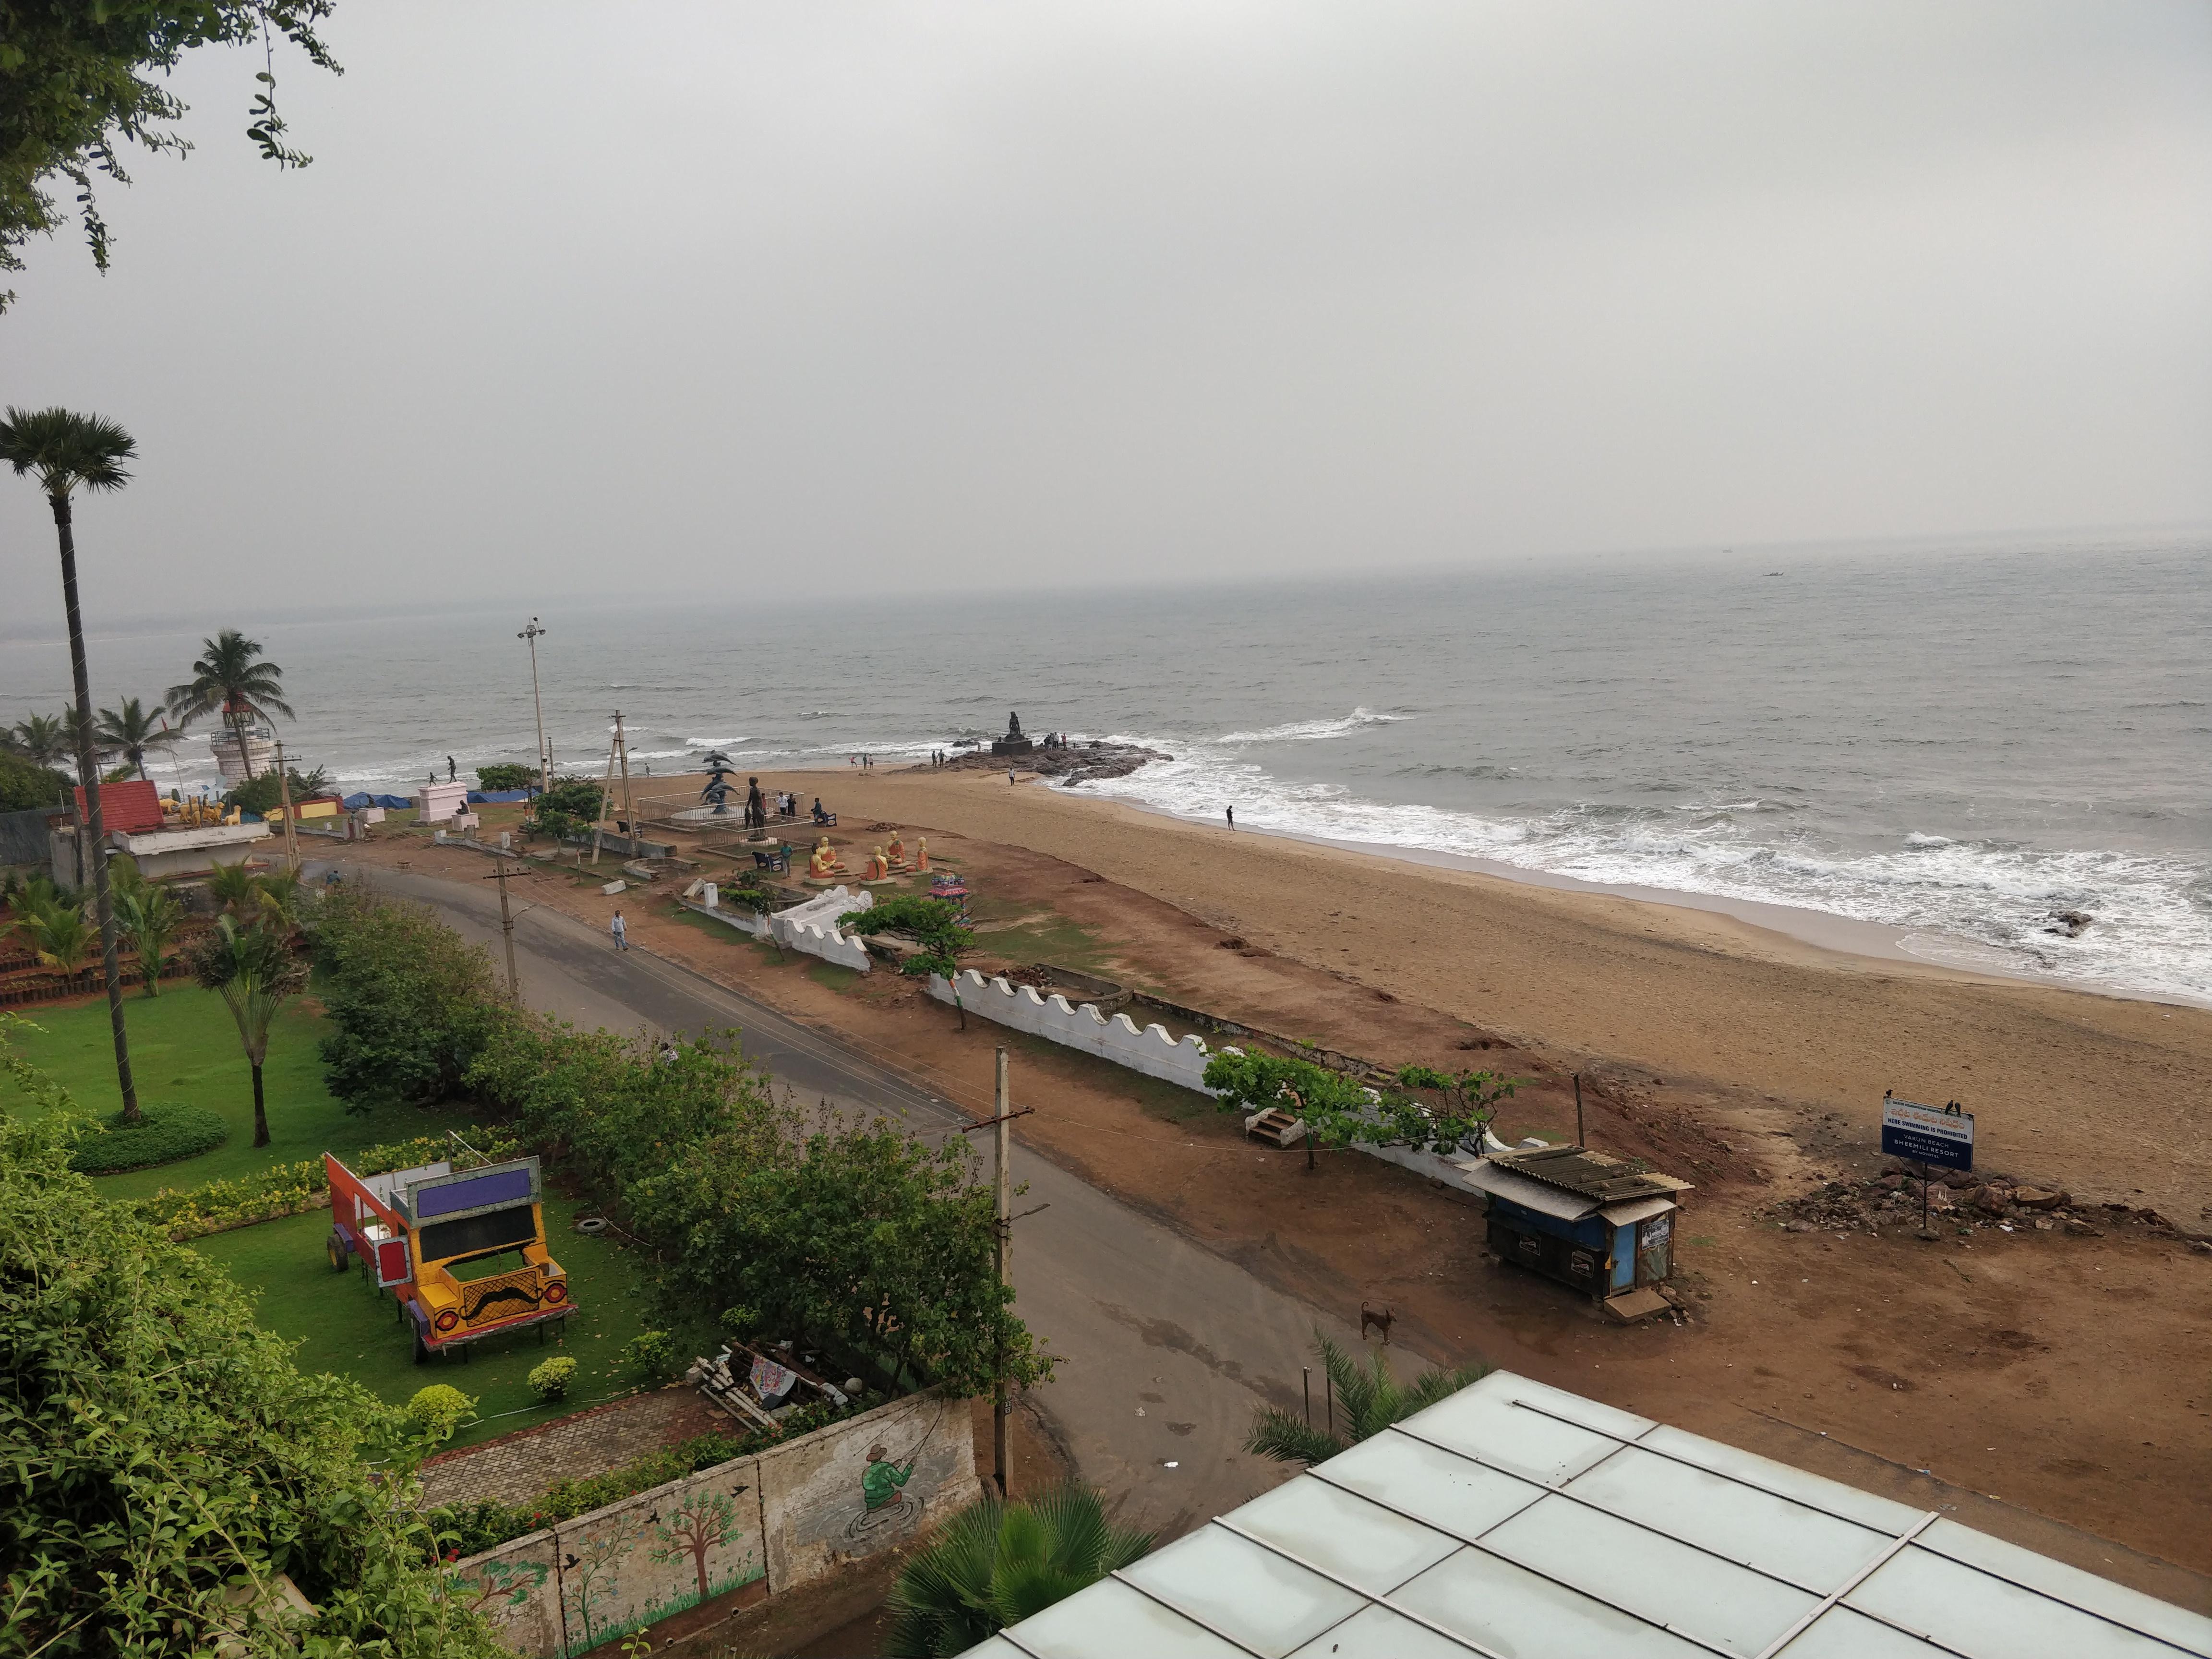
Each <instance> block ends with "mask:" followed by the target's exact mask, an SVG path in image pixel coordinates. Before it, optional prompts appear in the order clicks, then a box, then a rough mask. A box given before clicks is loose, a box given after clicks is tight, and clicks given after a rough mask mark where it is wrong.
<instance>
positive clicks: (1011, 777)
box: [1006, 766, 1014, 787]
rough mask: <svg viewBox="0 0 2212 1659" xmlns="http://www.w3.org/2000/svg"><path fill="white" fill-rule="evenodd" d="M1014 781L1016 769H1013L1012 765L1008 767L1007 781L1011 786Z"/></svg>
mask: <svg viewBox="0 0 2212 1659" xmlns="http://www.w3.org/2000/svg"><path fill="white" fill-rule="evenodd" d="M1013 781H1014V769H1013V768H1012V767H1011V766H1009V767H1008V768H1007V769H1006V782H1007V784H1008V785H1009V786H1010V787H1011V786H1012V783H1013Z"/></svg>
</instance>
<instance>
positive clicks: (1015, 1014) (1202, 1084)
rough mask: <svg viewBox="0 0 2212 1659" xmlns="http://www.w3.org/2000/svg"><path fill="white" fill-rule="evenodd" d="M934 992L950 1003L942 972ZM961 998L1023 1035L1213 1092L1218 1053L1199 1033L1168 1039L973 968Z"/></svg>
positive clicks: (963, 979) (963, 977)
mask: <svg viewBox="0 0 2212 1659" xmlns="http://www.w3.org/2000/svg"><path fill="white" fill-rule="evenodd" d="M929 994H930V995H932V996H933V997H935V998H936V999H937V1000H939V1002H945V1003H950V1002H951V1000H953V998H952V985H951V981H949V980H947V979H945V976H944V975H941V974H933V975H930V978H929ZM960 1000H961V1001H962V1002H963V1004H964V1005H965V1006H967V1008H968V1010H969V1012H971V1013H977V1014H981V1016H982V1017H983V1018H986V1019H989V1020H995V1021H996V1022H998V1024H1001V1025H1011V1026H1012V1027H1013V1028H1014V1030H1018V1031H1027V1032H1029V1033H1030V1035H1031V1036H1041V1037H1043V1038H1045V1039H1046V1040H1047V1041H1048V1042H1057V1043H1060V1044H1061V1045H1063V1046H1064V1047H1066V1048H1077V1049H1080V1050H1081V1051H1082V1052H1083V1053H1085V1054H1096V1055H1097V1056H1098V1057H1099V1058H1100V1059H1101V1060H1111V1061H1113V1062H1114V1064H1115V1065H1116V1066H1127V1067H1128V1068H1129V1069H1130V1070H1131V1071H1133V1072H1142V1073H1144V1074H1145V1075H1146V1076H1147V1077H1156V1078H1160V1079H1164V1080H1165V1081H1167V1082H1169V1083H1175V1084H1180V1085H1182V1087H1184V1088H1186V1089H1195V1090H1196V1091H1198V1092H1199V1093H1200V1094H1202V1095H1211V1094H1212V1092H1213V1091H1212V1090H1211V1089H1209V1088H1207V1087H1206V1061H1208V1060H1211V1059H1212V1058H1213V1051H1212V1049H1211V1048H1207V1047H1206V1039H1205V1038H1204V1037H1202V1036H1197V1035H1196V1034H1195V1033H1194V1034H1193V1035H1191V1036H1187V1037H1183V1038H1182V1039H1181V1040H1179V1041H1178V1040H1177V1039H1176V1038H1175V1037H1172V1036H1169V1035H1168V1029H1167V1027H1166V1026H1164V1025H1146V1026H1144V1027H1142V1028H1141V1029H1140V1028H1139V1026H1138V1024H1137V1023H1136V1021H1134V1020H1133V1019H1131V1018H1129V1017H1128V1015H1127V1014H1115V1015H1113V1016H1112V1017H1110V1018H1109V1017H1108V1016H1107V1015H1104V1014H1102V1013H1100V1012H1098V1010H1097V1006H1094V1005H1093V1004H1091V1003H1088V1002H1084V1003H1078V1004H1076V1005H1075V1006H1073V1007H1071V1006H1069V1005H1068V1000H1067V999H1066V997H1064V996H1062V995H1060V994H1059V993H1058V992H1057V991H1055V992H1054V993H1053V994H1052V995H1050V996H1048V997H1045V996H1039V995H1038V994H1037V991H1036V987H1035V986H1033V985H1015V984H1012V982H1010V981H1006V980H1003V979H989V980H987V979H985V978H984V977H983V975H981V974H980V973H978V972H976V971H975V969H973V968H963V969H961V970H960Z"/></svg>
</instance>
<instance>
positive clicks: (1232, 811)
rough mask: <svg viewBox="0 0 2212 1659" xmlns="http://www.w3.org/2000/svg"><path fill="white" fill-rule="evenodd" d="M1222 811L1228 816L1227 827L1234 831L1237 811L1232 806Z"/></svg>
mask: <svg viewBox="0 0 2212 1659" xmlns="http://www.w3.org/2000/svg"><path fill="white" fill-rule="evenodd" d="M1222 810H1223V811H1225V812H1227V813H1228V814H1229V827H1230V828H1231V829H1235V828H1236V827H1237V809H1236V808H1235V807H1233V806H1229V807H1224V808H1223V809H1222Z"/></svg>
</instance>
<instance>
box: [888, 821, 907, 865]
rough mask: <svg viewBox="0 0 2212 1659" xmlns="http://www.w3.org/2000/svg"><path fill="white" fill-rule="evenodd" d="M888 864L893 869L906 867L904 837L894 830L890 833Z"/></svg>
mask: <svg viewBox="0 0 2212 1659" xmlns="http://www.w3.org/2000/svg"><path fill="white" fill-rule="evenodd" d="M890 866H891V868H892V869H894V870H903V869H905V868H906V837H905V836H902V835H899V834H898V833H897V832H896V831H894V832H893V833H892V835H891V845H890Z"/></svg>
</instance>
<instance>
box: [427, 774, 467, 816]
mask: <svg viewBox="0 0 2212 1659" xmlns="http://www.w3.org/2000/svg"><path fill="white" fill-rule="evenodd" d="M468 810H469V787H468V785H466V784H465V783H426V784H424V785H423V786H422V787H421V788H420V789H417V790H416V792H415V815H416V818H417V820H418V821H420V822H422V823H444V822H445V821H446V820H447V818H451V817H459V816H460V815H462V814H463V813H465V812H466V811H468Z"/></svg>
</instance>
